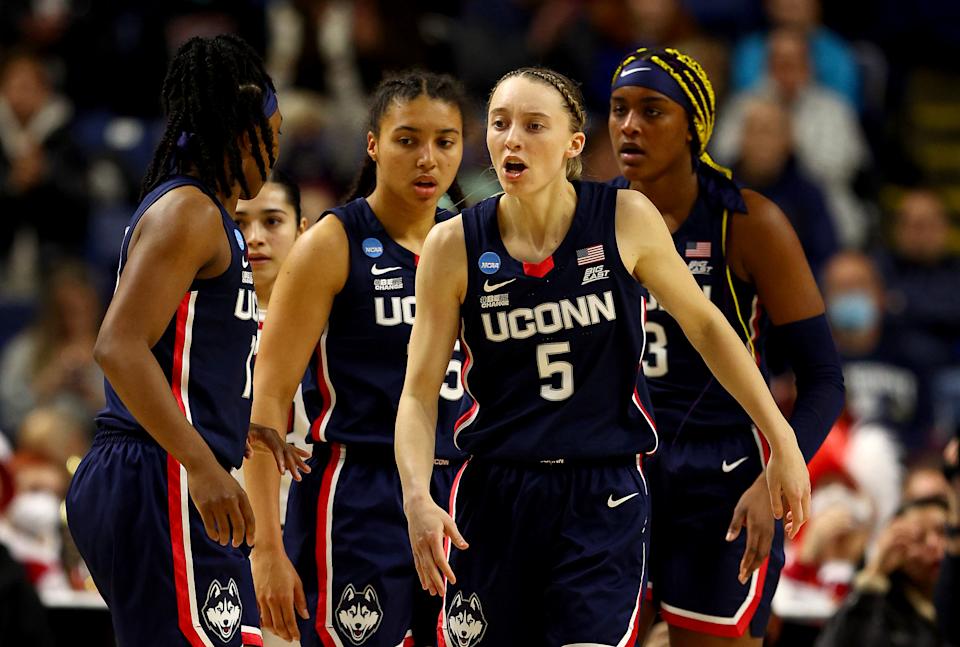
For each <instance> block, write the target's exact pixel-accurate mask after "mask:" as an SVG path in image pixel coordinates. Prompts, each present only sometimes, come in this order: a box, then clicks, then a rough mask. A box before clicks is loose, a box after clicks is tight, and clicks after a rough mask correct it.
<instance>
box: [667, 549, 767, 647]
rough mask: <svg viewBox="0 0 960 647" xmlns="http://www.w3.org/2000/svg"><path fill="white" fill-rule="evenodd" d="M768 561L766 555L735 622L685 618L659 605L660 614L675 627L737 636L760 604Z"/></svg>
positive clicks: (715, 634)
mask: <svg viewBox="0 0 960 647" xmlns="http://www.w3.org/2000/svg"><path fill="white" fill-rule="evenodd" d="M769 562H770V558H769V557H768V558H767V559H765V560H763V564H761V565H760V568H759V569H758V570H757V587H756V589H755V590H754V592H753V598H752V599H751V600H750V603H749V604H748V605H747V608H746V610H744V612H743V615H742V616H740V620H738V621H737V623H736V624H721V623H718V622H709V621H707V620H697V619H694V618H687V617H686V616H681V615H677V614H675V613H672V612H670V611H667V610H666V609H664V608H663V607H662V606H661V607H660V615H661V616H662V617H663V619H664V621H665V622H666V623H667V624H670V625H673V626H675V627H680V628H682V629H689V630H690V631H696V632H699V633H703V634H709V635H711V636H720V637H721V638H739V637H740V636H742V635H743V634H744V633H746V631H747V629H748V628H749V627H750V622H751V621H752V620H753V614H754V613H756V611H757V607H758V606H760V600H761V598H763V587H764V584H765V583H766V580H767V565H768V564H769Z"/></svg>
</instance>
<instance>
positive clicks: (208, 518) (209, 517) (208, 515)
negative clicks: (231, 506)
mask: <svg viewBox="0 0 960 647" xmlns="http://www.w3.org/2000/svg"><path fill="white" fill-rule="evenodd" d="M197 512H199V513H200V519H201V520H203V529H204V530H206V531H207V537H209V538H210V539H212V540H214V541H220V539H219V535H218V534H217V520H216V517H214V515H213V512H212V511H211V510H209V509H207V507H206V506H203V507H202V508H201V507H199V506H197Z"/></svg>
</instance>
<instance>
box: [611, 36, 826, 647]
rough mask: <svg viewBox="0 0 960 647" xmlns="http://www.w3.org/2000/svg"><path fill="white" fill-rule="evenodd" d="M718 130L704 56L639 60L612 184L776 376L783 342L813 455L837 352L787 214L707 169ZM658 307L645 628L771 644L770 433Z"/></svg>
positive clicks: (618, 121)
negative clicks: (656, 437)
mask: <svg viewBox="0 0 960 647" xmlns="http://www.w3.org/2000/svg"><path fill="white" fill-rule="evenodd" d="M715 122H716V97H715V95H714V92H713V87H712V85H711V84H710V79H709V78H708V76H707V74H706V72H705V71H704V70H703V67H702V66H701V65H700V64H699V63H698V62H697V61H696V60H695V59H693V58H692V57H690V56H688V55H686V54H684V53H682V52H680V51H678V50H675V49H668V48H657V49H652V48H642V49H638V50H636V51H635V52H632V53H631V54H629V55H627V56H626V57H624V59H623V61H622V62H621V63H620V65H619V66H618V67H617V69H616V72H614V75H613V78H612V81H611V97H610V113H609V130H610V139H611V142H612V144H613V148H614V153H615V155H616V157H617V162H618V164H619V167H620V172H621V173H622V175H621V177H618V178H617V179H615V180H614V181H613V184H614V185H615V186H618V187H620V188H630V189H635V190H638V191H641V192H642V193H644V194H645V195H646V196H647V197H648V198H649V199H650V200H651V201H652V202H653V203H654V205H656V207H657V208H658V209H659V210H660V212H661V214H663V217H664V220H665V222H666V224H667V226H668V227H669V229H670V231H671V233H672V234H673V239H674V243H675V245H676V248H677V252H678V253H679V254H680V255H681V256H682V257H683V258H684V260H685V261H687V264H688V267H689V269H690V272H691V273H692V274H693V275H694V278H695V279H696V280H697V282H698V283H699V284H700V286H701V288H702V289H703V291H704V292H705V293H706V294H707V296H708V297H709V298H710V299H711V300H712V301H713V303H714V304H715V305H716V306H717V307H718V308H719V309H720V310H721V311H722V312H723V313H724V315H725V316H726V317H727V319H728V321H729V322H730V323H731V325H733V327H734V329H735V330H737V331H738V332H739V333H740V335H741V338H742V339H743V343H744V346H745V347H746V348H747V350H748V351H749V352H750V353H751V354H752V355H753V357H754V358H755V360H756V361H757V363H758V365H759V366H760V368H761V370H762V371H763V372H764V374H765V375H766V374H767V367H766V360H765V348H766V343H767V340H768V338H769V339H771V340H776V342H777V344H778V346H781V347H782V348H783V353H784V354H785V356H786V360H787V361H788V362H789V363H790V365H791V366H792V368H793V370H794V373H795V374H796V375H797V391H798V393H797V401H796V404H795V406H794V412H793V415H792V416H791V419H790V424H791V426H792V427H793V428H794V430H795V431H796V433H797V437H798V442H799V445H800V448H801V450H802V451H803V454H804V456H805V457H806V458H807V460H808V461H809V460H810V458H812V457H813V454H814V453H816V450H817V448H818V447H819V446H820V444H821V443H822V442H823V439H824V438H825V437H826V434H827V432H828V431H829V430H830V427H831V425H832V423H833V421H834V420H835V418H836V417H837V415H838V414H839V412H840V409H841V407H842V404H843V380H842V376H841V373H840V362H839V358H838V356H837V353H836V350H835V348H834V346H833V342H832V340H831V335H830V331H829V328H828V327H827V323H826V318H825V317H824V306H823V301H822V299H821V297H820V293H819V291H818V289H817V285H816V282H815V281H814V279H813V276H812V274H811V272H810V268H809V266H808V264H807V261H806V259H805V257H804V255H803V250H802V248H801V246H800V243H799V241H798V240H797V237H796V234H795V233H794V231H793V229H792V227H791V225H790V223H789V221H788V220H787V218H786V216H784V214H783V213H782V212H781V211H780V209H779V208H778V207H777V206H776V205H774V204H773V203H772V202H770V201H769V200H767V199H766V198H764V197H763V196H761V195H760V194H758V193H756V192H754V191H750V190H747V189H742V188H741V187H740V186H739V185H738V184H736V183H735V182H734V181H733V179H732V174H731V172H730V170H729V169H726V168H724V167H722V166H720V165H718V164H716V163H715V162H714V161H713V160H712V159H710V156H709V154H708V153H707V151H706V149H707V144H708V143H709V141H710V135H711V134H712V132H713V127H714V124H715ZM800 215H801V216H802V214H800ZM647 309H648V318H647V326H646V329H647V348H646V353H645V358H644V372H645V374H646V378H647V383H648V385H649V386H650V392H651V396H652V398H653V404H654V408H655V415H656V417H657V426H658V430H659V431H660V434H661V441H660V450H659V452H658V454H657V455H656V456H654V457H653V459H651V460H650V461H649V463H648V465H647V466H646V469H645V471H646V472H647V474H648V478H649V480H650V491H651V500H652V504H653V511H652V512H653V514H652V522H651V529H652V532H653V535H652V545H651V571H650V582H651V584H650V586H651V590H650V592H649V593H650V594H651V596H652V599H653V601H654V602H655V604H651V605H647V606H646V609H645V611H646V614H645V618H644V622H645V626H646V627H649V623H650V622H651V621H652V614H653V612H655V610H656V608H657V607H659V610H660V613H661V616H662V617H663V618H664V620H666V621H667V623H668V625H669V627H670V640H671V645H673V647H687V646H691V647H692V646H697V647H710V646H711V645H755V646H759V645H760V644H761V642H762V639H763V635H764V633H765V631H766V625H767V621H768V620H769V617H770V601H771V598H772V596H773V592H774V590H775V589H776V585H777V581H778V580H779V575H780V570H781V568H782V567H783V561H784V554H783V522H780V521H776V522H775V520H774V518H773V515H772V513H771V509H770V506H769V497H768V495H767V492H766V489H765V488H766V486H765V479H764V478H763V470H764V466H765V464H766V461H767V460H768V457H769V451H768V450H767V448H766V443H765V440H764V437H763V430H757V429H756V428H755V427H753V426H752V425H751V423H750V420H749V418H748V417H747V415H746V413H745V412H744V411H743V408H742V407H741V406H740V405H739V404H738V403H737V401H736V400H734V398H733V397H732V396H731V395H730V394H728V393H727V392H726V391H725V390H724V389H723V388H722V387H721V386H720V385H719V384H717V383H716V381H715V380H713V379H712V377H711V374H710V369H709V368H708V367H707V365H706V364H705V363H704V362H703V360H702V359H701V356H700V354H699V353H698V351H697V349H696V348H695V347H694V346H693V345H692V344H691V343H690V342H688V341H687V339H686V338H685V337H684V335H683V333H682V332H681V330H680V327H679V326H678V324H677V323H676V322H675V321H674V320H673V319H672V318H671V317H670V315H669V314H668V313H667V312H666V311H664V310H663V309H662V308H660V307H659V306H658V304H657V303H656V302H655V301H654V300H652V299H651V302H650V303H649V304H648V305H647ZM784 522H785V523H786V524H787V525H788V526H789V524H790V519H789V518H788V519H786V520H784ZM743 527H746V532H742V528H743Z"/></svg>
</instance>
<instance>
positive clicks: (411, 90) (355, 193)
mask: <svg viewBox="0 0 960 647" xmlns="http://www.w3.org/2000/svg"><path fill="white" fill-rule="evenodd" d="M423 95H426V96H428V97H430V98H431V99H437V100H439V101H443V102H444V103H449V104H450V105H452V106H456V107H457V110H459V111H460V114H461V115H462V116H464V117H466V115H467V95H466V92H465V91H464V89H463V85H461V83H460V82H459V81H457V80H456V79H454V78H453V77H452V76H449V75H447V74H435V73H433V72H427V71H425V70H408V71H406V72H402V73H400V74H397V75H393V76H388V77H386V78H384V79H383V80H382V81H380V84H379V85H378V86H377V87H376V89H375V90H374V91H373V98H372V99H371V100H370V113H369V115H368V117H367V130H369V131H370V132H372V133H373V134H374V136H376V137H379V136H380V122H381V121H383V115H384V114H385V113H386V112H387V109H388V108H389V107H390V104H391V103H393V102H394V101H401V102H406V101H412V100H414V99H416V98H417V97H420V96H423ZM376 186H377V164H376V162H374V161H373V160H372V159H370V156H369V155H367V156H366V158H365V159H364V161H363V166H362V167H361V168H360V172H359V173H358V174H357V177H356V179H355V180H354V181H353V186H352V187H351V189H350V193H349V195H348V197H347V199H346V201H347V202H349V201H351V200H356V199H357V198H365V197H367V196H368V195H370V194H371V193H373V190H374V188H376ZM447 195H449V196H450V199H451V200H453V203H454V204H462V203H463V201H464V200H465V199H466V198H465V196H464V194H463V189H461V188H460V184H459V183H458V182H457V179H456V178H454V180H453V184H451V185H450V188H449V189H448V190H447Z"/></svg>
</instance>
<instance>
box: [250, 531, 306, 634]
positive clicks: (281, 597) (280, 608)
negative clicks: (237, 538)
mask: <svg viewBox="0 0 960 647" xmlns="http://www.w3.org/2000/svg"><path fill="white" fill-rule="evenodd" d="M250 566H251V570H252V571H253V587H254V590H255V591H256V593H257V606H258V607H259V609H260V624H261V626H262V627H263V628H264V629H269V630H270V631H272V632H273V633H275V634H277V635H278V636H280V637H281V638H283V639H284V640H288V641H290V640H294V641H298V640H300V631H299V629H298V628H297V619H296V617H295V616H294V610H296V613H297V614H299V616H300V617H301V618H303V619H304V620H307V619H308V618H309V617H310V613H309V612H308V611H307V598H306V596H305V595H304V593H303V583H302V582H301V581H300V576H299V575H297V571H296V569H295V568H294V567H293V564H291V563H290V559H289V558H288V557H287V555H286V553H284V552H283V547H281V546H277V547H264V546H260V545H259V544H258V545H257V546H256V547H255V548H254V549H253V551H251V553H250Z"/></svg>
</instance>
